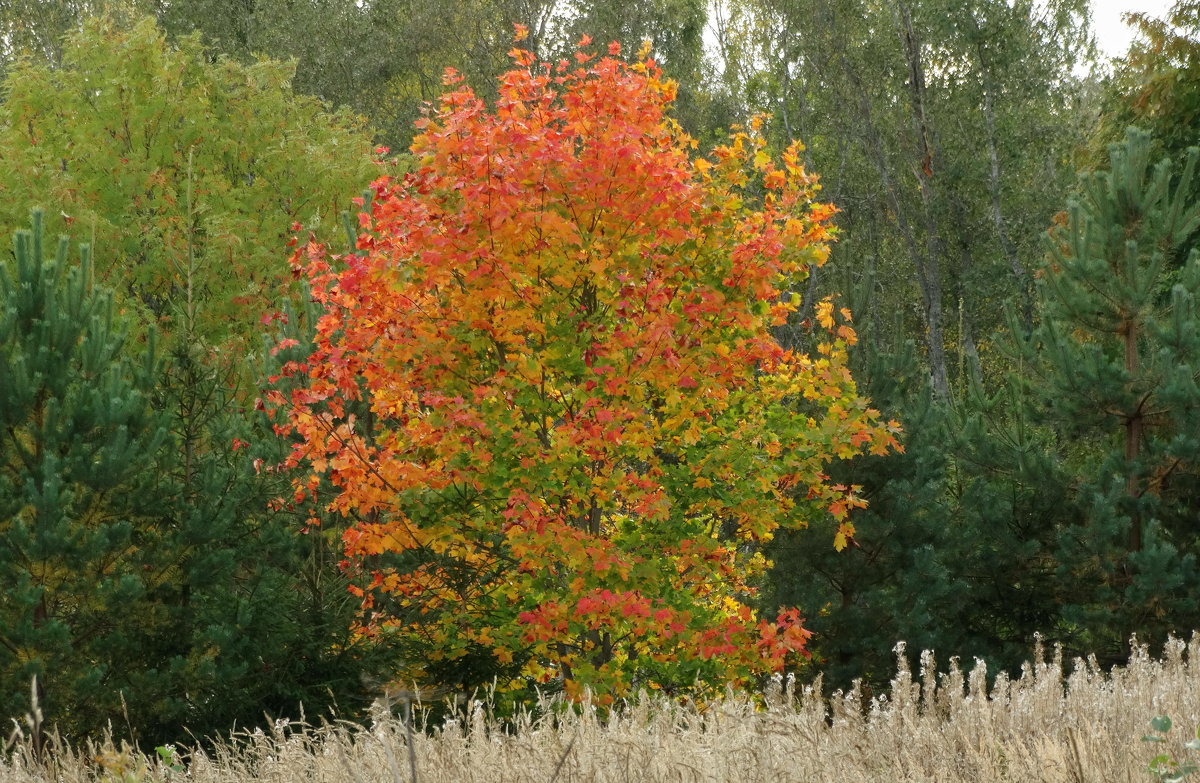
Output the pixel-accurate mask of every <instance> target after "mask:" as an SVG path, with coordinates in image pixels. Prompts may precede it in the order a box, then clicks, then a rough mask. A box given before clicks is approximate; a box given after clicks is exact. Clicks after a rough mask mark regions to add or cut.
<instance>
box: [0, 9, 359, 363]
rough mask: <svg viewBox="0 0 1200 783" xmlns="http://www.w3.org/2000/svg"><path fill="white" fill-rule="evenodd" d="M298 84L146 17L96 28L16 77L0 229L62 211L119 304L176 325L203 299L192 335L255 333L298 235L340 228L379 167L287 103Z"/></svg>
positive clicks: (337, 121) (342, 123)
mask: <svg viewBox="0 0 1200 783" xmlns="http://www.w3.org/2000/svg"><path fill="white" fill-rule="evenodd" d="M291 75H292V71H291V67H290V66H288V65H286V64H284V63H279V62H272V61H259V62H256V63H254V64H251V65H241V64H238V63H236V62H234V61H232V60H229V59H225V58H217V59H216V60H215V61H214V60H212V59H211V58H209V57H208V56H207V55H206V53H205V52H204V50H203V47H202V46H201V44H200V42H199V41H198V40H197V39H195V38H181V39H179V40H178V41H177V42H176V43H175V44H174V45H168V43H167V42H166V40H165V38H164V35H163V33H162V32H161V31H160V30H159V29H158V28H157V26H156V25H155V23H154V22H153V21H152V20H149V19H146V20H143V21H141V22H139V23H137V24H135V25H133V26H132V27H130V28H128V29H123V28H121V27H120V26H118V25H117V24H116V23H115V22H113V21H111V20H108V19H92V20H89V21H88V22H87V24H86V25H84V26H83V28H82V30H80V31H78V32H76V33H74V34H72V35H71V36H70V37H69V38H68V39H67V40H66V43H65V48H64V52H63V56H62V63H61V65H60V66H57V67H52V66H50V65H47V64H45V63H44V62H41V61H39V60H37V59H34V58H26V59H22V60H19V61H18V62H17V63H16V64H15V65H13V67H12V68H11V69H10V70H9V73H8V75H7V79H6V81H5V84H4V98H5V99H4V103H3V104H2V105H0V157H2V158H3V159H4V161H5V165H4V167H3V170H2V171H0V224H6V225H15V224H17V223H18V222H19V221H20V220H21V219H23V218H22V216H21V215H20V212H21V211H22V210H24V209H25V208H26V207H25V205H27V204H37V203H42V204H54V205H55V209H54V210H51V211H50V212H48V213H47V217H46V221H47V230H48V231H51V232H53V231H58V230H63V229H65V228H67V227H70V230H71V231H72V232H74V233H76V234H78V235H82V236H85V237H88V238H89V239H91V240H93V244H94V245H95V246H96V247H97V248H99V250H98V251H97V255H96V257H95V258H94V259H93V264H94V266H95V269H96V274H97V275H98V277H99V278H100V279H102V280H104V281H106V282H107V283H108V284H109V285H111V286H112V287H113V289H114V290H115V291H116V294H117V296H118V298H119V301H120V302H122V303H124V304H125V305H126V306H133V307H135V308H137V309H138V310H139V312H143V313H144V314H145V315H146V316H148V318H150V319H152V320H157V321H160V322H162V324H164V325H168V326H170V324H171V323H172V322H174V321H175V320H177V319H178V316H179V313H178V310H177V307H178V304H179V303H180V302H181V301H183V300H184V299H185V298H187V297H185V296H184V289H185V287H186V288H187V289H188V291H189V292H190V295H191V298H192V300H193V301H199V302H203V303H204V307H203V308H202V313H203V320H202V321H201V322H200V323H197V324H195V325H194V326H195V329H194V332H195V335H196V336H198V337H199V338H201V339H204V340H207V341H209V342H211V343H214V344H216V343H220V342H221V341H223V340H225V339H227V338H230V337H232V336H237V335H246V334H248V333H249V332H250V331H251V327H252V326H253V325H255V324H257V319H258V316H259V315H261V314H262V313H263V312H264V311H267V310H270V309H274V307H273V306H272V303H273V302H274V301H275V299H276V298H277V297H278V296H279V294H280V292H281V290H282V289H284V288H285V285H284V282H283V281H285V280H286V279H287V274H286V269H285V268H283V267H282V265H281V263H280V258H281V257H283V253H284V247H285V245H286V242H287V239H288V237H289V236H290V232H291V230H292V229H291V227H292V225H293V224H295V223H300V224H303V225H304V226H306V227H308V228H310V229H311V230H315V231H316V232H317V233H318V234H319V235H332V232H335V231H337V232H340V231H341V228H340V226H339V225H338V221H337V215H338V214H339V212H340V211H341V210H342V209H344V208H345V207H346V205H347V203H348V201H349V199H350V197H351V196H353V195H355V194H356V193H358V192H359V191H360V190H361V187H362V184H363V183H364V182H366V181H368V180H369V179H370V178H371V177H372V175H373V171H374V168H373V164H372V161H371V147H370V139H369V136H368V135H367V134H366V132H365V131H364V130H363V128H362V126H361V124H360V123H359V122H358V121H356V120H354V119H352V118H351V117H349V116H348V115H346V114H334V113H330V112H328V111H327V110H326V109H325V108H324V107H323V105H322V104H321V103H319V102H318V101H316V100H314V99H311V98H304V97H299V96H296V95H295V94H293V92H292V90H291V86H290V80H291ZM298 151H299V152H298ZM189 261H193V262H194V263H192V264H191V272H192V274H191V277H190V279H188V280H185V279H184V277H185V276H184V272H183V268H184V266H186V265H187V264H188V262H189Z"/></svg>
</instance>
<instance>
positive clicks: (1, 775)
mask: <svg viewBox="0 0 1200 783" xmlns="http://www.w3.org/2000/svg"><path fill="white" fill-rule="evenodd" d="M922 668H923V672H932V670H933V660H932V656H930V655H928V654H927V655H926V656H925V657H924V659H923V667H922ZM1068 668H1069V669H1070V671H1069V673H1068V671H1067V669H1068ZM987 679H988V678H987V675H986V673H985V672H984V671H983V669H982V667H979V666H976V667H975V668H973V669H972V670H971V671H970V673H964V672H961V671H959V669H958V668H957V667H956V666H953V665H952V666H951V667H950V671H949V673H946V674H942V675H932V674H924V673H923V674H921V675H919V676H914V675H913V674H912V673H910V672H909V671H908V670H907V669H906V668H904V667H902V668H901V669H900V671H899V672H898V673H897V675H896V678H895V679H894V680H893V682H892V691H891V693H890V694H889V696H888V697H887V698H879V699H875V700H872V701H871V702H870V703H866V704H864V703H863V699H862V697H861V695H860V694H859V693H857V692H851V693H849V694H835V696H834V697H833V698H832V699H828V700H826V699H822V698H821V696H820V691H819V688H806V689H803V690H801V691H800V692H792V691H791V690H790V689H788V688H786V687H783V688H776V689H775V692H774V693H772V694H769V695H768V701H769V705H768V706H767V707H766V708H765V709H764V708H761V707H760V708H757V709H756V708H755V706H754V705H753V704H752V703H751V702H749V701H748V700H746V699H744V698H739V697H737V696H735V695H731V696H730V697H729V698H727V699H725V700H724V701H723V702H720V703H718V704H715V705H712V706H710V707H709V708H708V709H707V710H705V711H704V712H702V713H701V712H697V711H696V710H693V709H689V708H682V707H678V706H675V705H671V704H670V703H667V702H663V701H655V700H651V699H647V700H642V701H640V702H636V703H633V704H631V705H630V706H629V707H628V708H627V709H625V710H624V711H622V712H621V713H620V714H617V715H614V716H612V717H610V718H609V719H608V720H607V721H601V720H600V719H599V718H598V716H597V715H596V713H595V712H593V711H591V710H584V711H583V712H582V714H578V715H576V714H568V715H567V716H565V717H561V716H560V717H558V718H554V717H552V716H545V715H543V716H542V717H528V718H526V719H524V720H520V721H518V722H517V725H516V726H515V727H513V726H510V727H509V730H508V731H505V730H502V729H501V728H500V727H499V726H498V725H497V724H496V723H494V722H492V721H491V720H489V718H488V717H487V715H486V714H485V712H486V711H485V710H484V708H483V707H482V706H480V705H475V707H474V710H473V712H471V713H470V714H469V715H468V716H466V717H465V718H463V719H462V720H459V721H457V722H456V721H451V722H450V723H448V724H446V725H445V726H443V727H441V728H439V729H437V730H431V731H428V732H424V733H422V732H417V733H416V735H415V738H414V740H413V743H412V746H411V749H412V751H413V754H412V758H413V759H415V762H416V767H417V772H418V780H420V781H422V783H442V782H447V783H448V782H450V781H453V783H467V782H468V781H478V782H479V783H504V782H505V781H513V782H514V783H515V782H516V781H521V782H522V783H524V781H539V782H544V783H550V782H551V781H558V782H559V783H576V782H577V783H584V782H585V781H586V783H593V782H595V783H601V782H604V781H612V782H613V783H623V782H624V781H679V782H681V783H682V782H688V781H697V782H700V781H714V783H716V782H718V781H719V782H720V783H736V782H740V781H770V782H771V783H775V782H776V781H836V782H837V783H852V782H854V781H873V782H874V781H971V782H972V783H976V782H981V781H1022V783H1028V782H1029V781H1075V782H1077V783H1083V781H1095V782H1096V783H1101V782H1103V783H1115V782H1117V781H1142V782H1143V783H1144V782H1145V781H1150V780H1152V778H1151V776H1150V775H1149V774H1148V773H1147V772H1146V764H1147V761H1148V760H1149V759H1150V757H1151V756H1153V755H1154V754H1155V753H1157V752H1160V751H1163V750H1165V751H1166V752H1169V753H1171V754H1173V756H1174V757H1175V758H1181V757H1186V756H1187V755H1189V754H1190V753H1191V752H1190V751H1187V750H1184V749H1183V748H1182V742H1183V741H1184V740H1186V739H1187V738H1188V737H1187V736H1186V733H1187V732H1186V731H1185V730H1184V729H1183V728H1179V727H1177V728H1176V730H1175V732H1173V734H1174V735H1176V736H1172V737H1171V738H1170V742H1169V743H1168V744H1167V745H1166V746H1165V747H1164V746H1161V745H1159V746H1151V745H1148V744H1146V743H1144V742H1142V741H1141V737H1142V735H1144V734H1145V733H1147V731H1148V723H1149V720H1150V718H1151V717H1153V716H1155V715H1160V714H1168V715H1170V716H1172V717H1173V718H1174V719H1175V720H1176V723H1177V725H1179V726H1182V727H1191V728H1193V729H1194V727H1195V726H1196V725H1197V723H1198V722H1200V637H1196V636H1194V637H1193V640H1192V642H1191V643H1190V644H1186V645H1185V644H1184V643H1183V642H1181V641H1172V642H1170V643H1169V644H1168V645H1167V648H1166V651H1165V653H1164V657H1163V658H1162V659H1161V660H1155V659H1152V658H1151V657H1150V656H1149V655H1148V653H1147V652H1146V650H1145V649H1144V648H1140V649H1139V650H1138V651H1137V653H1136V654H1135V656H1134V658H1133V660H1132V661H1131V662H1130V664H1129V665H1128V666H1125V667H1122V668H1118V669H1114V670H1113V671H1112V672H1110V673H1104V672H1101V671H1099V670H1098V669H1097V668H1096V666H1095V664H1094V663H1089V662H1087V661H1076V662H1075V663H1074V665H1073V666H1071V667H1064V666H1063V662H1062V661H1061V660H1057V659H1052V660H1037V661H1035V663H1033V664H1029V665H1027V666H1026V669H1025V671H1024V673H1023V674H1022V676H1021V677H1020V678H1018V679H1016V680H1008V679H1007V678H1005V677H1003V676H1002V677H1000V678H998V681H997V682H996V683H995V684H994V686H993V687H992V688H991V690H990V691H989V690H988V688H987ZM295 729H296V727H295V726H279V727H277V729H276V731H274V732H272V733H257V734H254V735H249V736H247V737H244V738H242V741H241V742H240V743H239V744H238V745H236V746H235V745H233V744H226V745H221V746H219V747H218V748H217V749H216V750H215V751H212V752H209V753H199V752H197V753H195V754H193V755H191V756H190V757H185V758H184V761H185V762H186V770H184V769H183V768H182V767H178V768H176V769H174V770H172V769H170V768H168V767H167V766H165V765H164V764H163V763H162V761H161V760H160V759H158V758H150V757H145V756H141V755H138V754H136V753H132V752H130V751H128V750H127V749H126V750H121V749H116V748H113V747H112V746H111V744H109V745H107V746H99V747H97V746H93V747H89V748H86V749H72V748H69V747H64V746H63V745H62V744H61V743H59V744H57V745H56V746H54V743H53V742H51V745H52V746H54V747H52V748H51V749H50V752H49V753H48V755H47V758H48V759H49V760H48V761H47V762H46V763H45V764H39V763H37V762H36V761H35V760H34V759H33V757H32V752H31V751H30V749H29V747H28V744H27V743H25V744H21V745H19V746H18V748H17V749H16V751H15V752H14V753H11V754H10V755H9V758H7V760H6V759H4V758H0V781H3V783H47V782H48V781H63V783H73V782H74V781H79V782H80V783H82V782H83V781H121V783H134V782H135V781H138V782H141V781H180V782H181V781H184V780H186V781H189V783H226V782H227V783H251V782H253V781H278V782H279V783H284V782H285V781H286V783H294V782H298V781H303V783H324V782H328V783H367V781H381V782H383V783H399V782H400V781H405V782H407V781H409V780H411V772H410V756H409V750H410V744H409V737H410V736H412V735H410V734H409V732H408V731H407V729H406V726H405V723H404V721H403V720H400V719H394V718H390V717H389V718H386V719H382V720H380V721H378V722H377V723H376V725H375V726H374V727H372V728H358V727H352V726H324V727H319V728H302V729H301V730H295Z"/></svg>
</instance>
